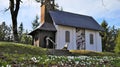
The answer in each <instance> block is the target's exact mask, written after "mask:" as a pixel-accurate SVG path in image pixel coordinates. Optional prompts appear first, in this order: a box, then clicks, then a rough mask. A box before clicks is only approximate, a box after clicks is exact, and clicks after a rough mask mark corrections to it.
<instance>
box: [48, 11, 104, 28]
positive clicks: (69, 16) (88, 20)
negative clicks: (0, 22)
mask: <svg viewBox="0 0 120 67" xmlns="http://www.w3.org/2000/svg"><path fill="white" fill-rule="evenodd" d="M49 13H50V16H51V17H52V20H53V22H55V24H56V25H64V26H71V27H77V28H84V29H92V30H103V28H102V27H101V26H100V25H99V24H98V23H97V22H96V21H95V20H94V19H93V17H91V16H85V15H80V14H75V13H70V12H65V11H58V10H57V11H49Z"/></svg>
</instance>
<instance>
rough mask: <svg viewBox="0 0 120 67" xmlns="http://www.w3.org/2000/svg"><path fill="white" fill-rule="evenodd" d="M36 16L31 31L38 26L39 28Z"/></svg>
mask: <svg viewBox="0 0 120 67" xmlns="http://www.w3.org/2000/svg"><path fill="white" fill-rule="evenodd" d="M38 19H39V18H38V16H37V15H36V18H35V20H34V21H33V22H32V28H33V30H35V29H36V28H37V27H38V26H39V24H40V23H39V22H38Z"/></svg>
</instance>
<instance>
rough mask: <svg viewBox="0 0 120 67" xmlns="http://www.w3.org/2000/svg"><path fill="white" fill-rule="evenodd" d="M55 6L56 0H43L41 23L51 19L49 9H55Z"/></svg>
mask: <svg viewBox="0 0 120 67" xmlns="http://www.w3.org/2000/svg"><path fill="white" fill-rule="evenodd" d="M54 6H55V2H54V0H42V1H41V23H44V22H49V21H50V15H49V11H50V10H54V9H55V8H54Z"/></svg>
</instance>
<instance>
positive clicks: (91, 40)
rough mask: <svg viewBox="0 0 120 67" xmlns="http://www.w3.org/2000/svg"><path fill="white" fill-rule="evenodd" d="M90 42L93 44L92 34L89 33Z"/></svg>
mask: <svg viewBox="0 0 120 67" xmlns="http://www.w3.org/2000/svg"><path fill="white" fill-rule="evenodd" d="M90 44H94V38H93V34H90Z"/></svg>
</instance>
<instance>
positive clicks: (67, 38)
mask: <svg viewBox="0 0 120 67" xmlns="http://www.w3.org/2000/svg"><path fill="white" fill-rule="evenodd" d="M65 41H66V42H70V32H69V31H66V32H65Z"/></svg>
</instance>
